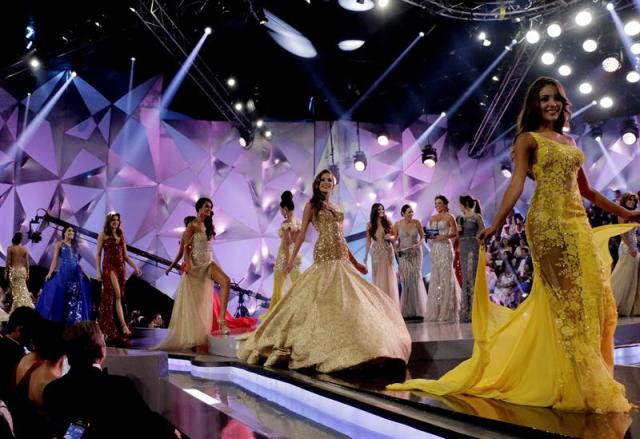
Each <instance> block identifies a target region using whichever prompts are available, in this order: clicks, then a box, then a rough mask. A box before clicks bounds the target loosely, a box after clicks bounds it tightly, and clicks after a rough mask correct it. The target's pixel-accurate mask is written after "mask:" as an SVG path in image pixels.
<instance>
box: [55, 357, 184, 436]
mask: <svg viewBox="0 0 640 439" xmlns="http://www.w3.org/2000/svg"><path fill="white" fill-rule="evenodd" d="M44 407H45V410H46V412H47V413H48V414H49V415H50V416H51V417H52V418H53V419H54V422H55V424H56V426H57V427H56V430H57V432H58V434H60V436H62V435H63V433H64V432H65V431H66V429H67V427H68V425H69V423H71V422H76V423H77V422H78V421H81V422H84V423H88V424H89V428H87V431H86V436H83V438H85V437H86V438H116V437H117V438H129V437H131V438H134V437H135V438H140V437H153V438H164V437H175V436H174V435H173V430H174V429H173V427H172V426H171V424H170V423H169V422H168V421H166V420H165V419H164V418H162V417H161V416H160V415H158V414H156V413H154V412H152V411H151V410H150V409H149V406H147V404H146V402H145V401H144V400H143V399H142V397H141V396H140V394H139V393H138V391H137V390H136V388H135V387H134V385H133V382H132V381H131V380H130V379H129V378H127V377H123V376H117V375H108V374H107V373H106V372H103V371H101V370H100V369H98V368H95V367H85V368H80V369H78V368H73V367H72V368H71V370H69V373H68V374H67V375H65V376H63V377H61V378H59V379H57V380H55V381H52V382H51V383H49V384H48V385H47V386H46V387H45V389H44Z"/></svg>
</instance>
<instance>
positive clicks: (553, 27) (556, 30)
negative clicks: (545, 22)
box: [547, 23, 562, 38]
mask: <svg viewBox="0 0 640 439" xmlns="http://www.w3.org/2000/svg"><path fill="white" fill-rule="evenodd" d="M560 34H562V28H561V27H560V25H559V24H558V23H551V24H550V25H549V26H548V27H547V35H549V36H550V37H551V38H558V37H559V36H560Z"/></svg>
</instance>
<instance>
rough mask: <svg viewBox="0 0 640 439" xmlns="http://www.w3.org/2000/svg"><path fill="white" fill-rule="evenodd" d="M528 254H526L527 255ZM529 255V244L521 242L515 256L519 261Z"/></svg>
mask: <svg viewBox="0 0 640 439" xmlns="http://www.w3.org/2000/svg"><path fill="white" fill-rule="evenodd" d="M525 252H526V253H525ZM528 255H529V247H527V242H526V241H525V240H524V239H521V240H520V243H519V244H518V247H516V249H515V250H514V252H513V256H515V257H516V258H518V259H522V258H526V257H527V256H528Z"/></svg>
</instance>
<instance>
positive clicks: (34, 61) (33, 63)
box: [29, 58, 40, 69]
mask: <svg viewBox="0 0 640 439" xmlns="http://www.w3.org/2000/svg"><path fill="white" fill-rule="evenodd" d="M29 65H30V66H31V67H32V68H34V69H37V68H39V67H40V61H39V60H38V58H31V60H29Z"/></svg>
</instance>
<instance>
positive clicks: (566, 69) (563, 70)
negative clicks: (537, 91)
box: [558, 64, 571, 76]
mask: <svg viewBox="0 0 640 439" xmlns="http://www.w3.org/2000/svg"><path fill="white" fill-rule="evenodd" d="M558 73H560V74H561V75H562V76H569V75H570V74H571V67H569V66H568V65H566V64H562V65H561V66H560V67H558Z"/></svg>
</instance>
